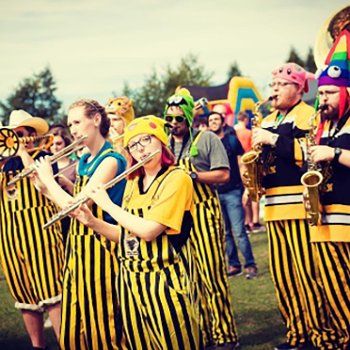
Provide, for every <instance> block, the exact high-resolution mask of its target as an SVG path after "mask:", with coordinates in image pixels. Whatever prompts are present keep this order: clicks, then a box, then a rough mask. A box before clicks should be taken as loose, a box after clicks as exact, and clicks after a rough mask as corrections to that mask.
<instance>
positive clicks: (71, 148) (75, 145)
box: [7, 136, 87, 186]
mask: <svg viewBox="0 0 350 350" xmlns="http://www.w3.org/2000/svg"><path fill="white" fill-rule="evenodd" d="M86 138H87V136H82V137H80V138H79V139H78V140H76V141H74V142H72V143H71V144H70V145H68V146H67V147H65V148H63V149H61V150H60V151H59V152H57V153H56V154H54V155H52V156H50V157H49V159H50V164H51V165H52V164H55V163H56V162H58V161H59V160H60V159H62V158H65V157H68V156H70V155H71V154H72V153H74V152H76V151H78V150H80V149H81V148H83V147H85V146H84V145H82V144H81V143H82V142H83V141H84V140H85V139H86ZM34 171H35V169H34V165H32V166H30V167H28V168H27V169H24V170H22V171H21V172H20V173H19V174H17V175H16V176H15V177H14V178H13V179H12V180H11V181H9V183H8V184H7V186H12V185H14V184H15V183H17V182H18V181H20V180H22V179H24V178H25V177H27V176H28V175H30V174H32V173H33V172H34Z"/></svg>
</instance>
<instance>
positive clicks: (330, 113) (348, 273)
mask: <svg viewBox="0 0 350 350" xmlns="http://www.w3.org/2000/svg"><path fill="white" fill-rule="evenodd" d="M349 43H350V33H349V32H347V31H344V32H343V33H342V34H341V35H340V36H339V37H338V39H337V41H336V42H335V43H334V45H333V48H332V49H331V51H330V53H329V56H328V57H327V59H326V64H327V66H326V68H325V69H323V70H322V71H321V72H320V76H319V78H318V86H319V88H318V94H319V103H320V106H324V107H325V109H324V110H323V112H322V114H321V124H320V126H319V129H318V132H317V135H316V141H319V145H318V146H314V147H312V149H311V159H312V161H313V162H315V163H319V164H321V165H322V166H323V171H322V172H323V177H324V180H323V183H322V185H321V188H320V190H321V191H320V200H321V205H322V206H321V220H320V222H319V225H318V226H317V227H314V228H313V229H312V230H311V239H312V242H313V244H314V246H315V247H316V251H317V263H318V265H319V266H320V272H321V279H322V287H323V289H324V290H325V293H326V298H327V303H328V306H329V309H330V312H331V316H332V319H333V320H334V329H335V332H336V334H337V337H338V339H337V340H338V344H339V347H338V348H339V349H344V350H345V349H349V347H350V230H349V224H350V215H349V214H350V185H349V178H350V151H349V150H350V119H349V117H350V98H349V90H348V89H349V86H350V74H349V68H348V67H349V62H350V51H349V49H350V48H349Z"/></svg>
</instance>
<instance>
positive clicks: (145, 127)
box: [124, 115, 168, 147]
mask: <svg viewBox="0 0 350 350" xmlns="http://www.w3.org/2000/svg"><path fill="white" fill-rule="evenodd" d="M164 126H165V121H164V120H163V119H161V118H158V117H156V116H155V115H146V116H144V117H140V118H136V119H134V120H133V121H132V122H131V123H130V124H129V125H128V126H127V127H126V129H125V132H124V147H126V146H127V145H128V143H129V141H130V140H131V139H132V138H133V137H135V136H137V135H141V134H148V135H154V136H155V137H156V138H157V139H159V140H160V141H161V142H162V143H163V144H164V145H167V143H168V136H167V134H166V132H165V130H164Z"/></svg>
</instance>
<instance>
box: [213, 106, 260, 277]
mask: <svg viewBox="0 0 350 350" xmlns="http://www.w3.org/2000/svg"><path fill="white" fill-rule="evenodd" d="M208 122H209V129H210V130H211V131H213V132H214V133H215V134H216V135H217V136H219V138H220V139H221V142H222V144H223V145H224V147H225V149H226V152H227V156H228V159H229V162H230V181H229V182H227V183H226V184H222V185H219V186H218V193H219V199H220V204H221V209H222V216H223V218H224V221H225V231H226V254H227V257H228V263H229V266H228V269H227V274H228V276H237V275H240V274H242V265H241V262H240V261H239V257H238V251H237V247H236V244H235V240H234V238H233V235H232V234H234V236H235V237H236V239H237V240H238V245H239V248H240V250H241V253H242V255H243V257H244V260H245V264H244V268H245V273H246V278H247V279H251V278H254V277H256V275H257V271H258V270H257V268H256V264H255V260H254V256H253V252H252V247H251V245H250V241H249V238H248V235H247V232H246V229H245V226H244V208H243V203H242V197H243V192H244V188H243V183H242V179H241V175H240V167H239V164H238V157H239V158H240V156H241V155H242V154H243V153H244V150H243V148H242V145H241V143H240V142H239V140H238V138H237V137H236V136H234V135H232V134H229V133H227V134H225V132H224V128H223V127H224V123H225V118H224V116H223V115H222V114H220V113H219V112H211V113H210V114H209V116H208ZM232 231H233V232H232Z"/></svg>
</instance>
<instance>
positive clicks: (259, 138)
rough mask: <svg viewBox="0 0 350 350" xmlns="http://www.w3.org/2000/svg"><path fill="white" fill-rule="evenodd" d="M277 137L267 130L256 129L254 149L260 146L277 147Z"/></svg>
mask: <svg viewBox="0 0 350 350" xmlns="http://www.w3.org/2000/svg"><path fill="white" fill-rule="evenodd" d="M276 135H277V134H275V133H273V132H271V131H268V130H265V129H261V128H254V130H253V134H252V145H253V147H255V146H256V145H258V144H262V145H275V143H276V139H275V137H276Z"/></svg>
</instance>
